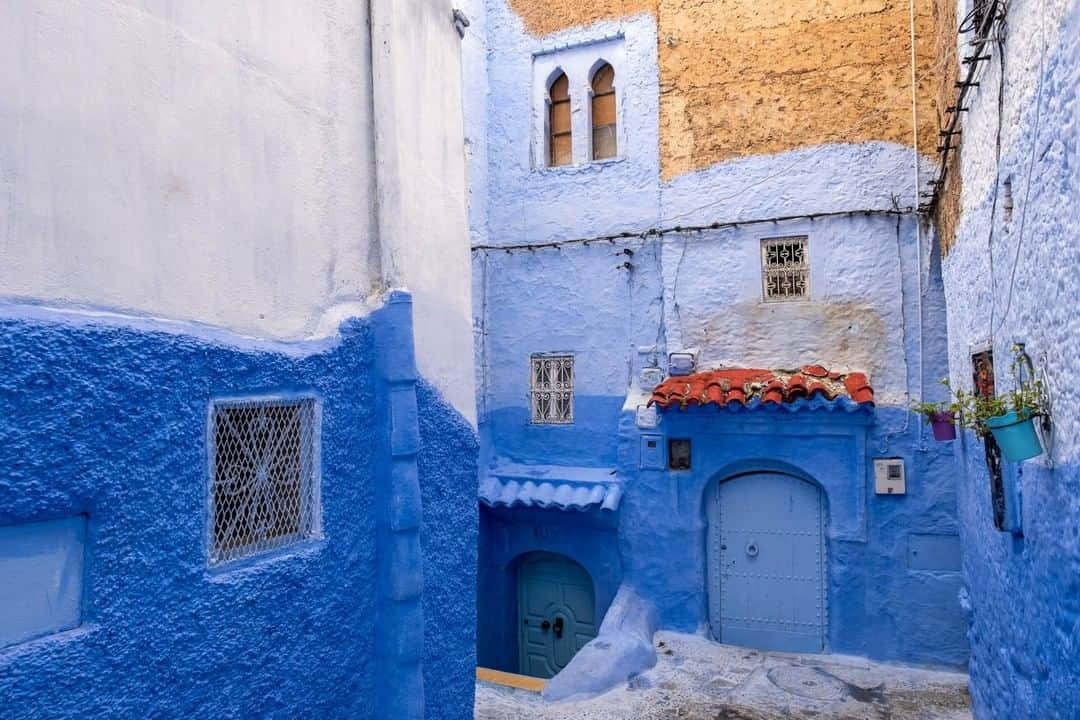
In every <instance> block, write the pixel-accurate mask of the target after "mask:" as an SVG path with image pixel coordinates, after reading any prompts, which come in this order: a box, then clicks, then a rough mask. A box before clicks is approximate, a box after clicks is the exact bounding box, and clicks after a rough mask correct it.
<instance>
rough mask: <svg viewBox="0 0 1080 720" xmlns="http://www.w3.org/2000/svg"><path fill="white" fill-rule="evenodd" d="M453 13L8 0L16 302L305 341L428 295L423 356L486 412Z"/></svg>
mask: <svg viewBox="0 0 1080 720" xmlns="http://www.w3.org/2000/svg"><path fill="white" fill-rule="evenodd" d="M451 12H452V4H451V3H450V0H415V1H411V2H403V1H402V0H394V1H393V2H391V0H370V1H369V0H361V1H360V2H348V1H345V0H327V1H326V2H323V1H322V0H297V1H296V2H271V3H232V4H221V3H211V4H207V3H205V2H199V1H198V0H177V1H176V2H169V3H161V2H154V1H151V0H136V1H133V2H123V1H122V0H75V1H74V2H62V1H59V0H48V1H46V2H41V3H34V4H27V3H5V4H4V6H3V7H2V8H0V40H2V41H0V65H3V66H4V67H5V68H10V69H11V71H10V72H6V73H4V74H3V76H2V77H0V138H2V140H0V297H2V298H4V299H7V300H12V299H14V300H18V301H34V302H46V303H49V304H54V305H63V304H67V305H79V306H82V305H85V306H91V307H108V308H114V309H119V310H121V311H123V312H127V313H130V314H140V315H141V314H149V315H154V316H157V317H162V318H170V319H178V320H186V321H195V322H202V323H209V324H213V325H217V326H221V327H224V328H228V329H230V330H232V331H234V332H239V333H242V334H245V335H250V336H253V337H270V338H278V339H288V340H296V339H309V338H313V337H329V336H332V335H334V334H335V333H336V332H337V328H338V325H339V324H340V322H341V321H342V320H343V319H345V318H346V317H354V316H359V315H364V314H367V313H369V312H371V311H372V310H373V309H374V308H375V307H376V306H377V296H378V294H379V292H381V291H382V290H383V289H384V288H387V287H399V288H400V287H406V288H409V290H410V291H411V292H412V296H413V304H414V316H415V317H414V324H415V326H416V328H417V332H416V335H415V343H416V346H417V352H416V361H417V365H418V368H419V371H420V372H421V373H422V374H424V376H425V377H427V378H428V379H429V380H430V381H431V382H432V383H433V384H434V385H435V386H436V387H437V388H438V389H439V390H440V392H441V393H442V394H443V395H444V396H445V397H446V398H448V399H449V400H450V401H451V403H452V404H453V405H454V406H455V408H456V409H457V411H458V412H459V413H461V414H462V415H464V416H465V417H466V418H468V419H469V420H470V421H473V422H475V404H474V392H473V381H474V378H473V366H472V346H471V342H470V337H471V335H470V327H471V325H470V323H471V311H470V307H469V302H470V292H469V256H468V230H467V223H466V210H465V168H464V149H463V148H464V142H463V137H462V135H463V133H462V90H461V88H462V82H461V80H462V77H461V60H460V55H461V50H460V44H461V40H460V38H459V37H458V35H457V32H456V31H455V30H454V26H453V23H452V22H450V21H449V20H447V18H449V17H451ZM420 208H422V211H420V210H418V209H420Z"/></svg>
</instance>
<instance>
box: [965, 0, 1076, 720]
mask: <svg viewBox="0 0 1080 720" xmlns="http://www.w3.org/2000/svg"><path fill="white" fill-rule="evenodd" d="M1008 22H1009V30H1008V39H1007V41H1006V44H1005V58H1006V62H1005V67H1006V77H1005V95H1004V97H1003V105H1004V113H1003V116H1002V118H1001V122H1002V128H1001V133H1002V138H1003V142H1002V153H1001V165H1000V169H998V168H995V166H994V159H995V142H996V140H995V136H996V134H997V124H998V122H999V117H998V109H997V102H998V98H997V88H998V81H999V75H998V74H999V73H1000V72H1001V67H1000V63H999V62H998V61H997V60H995V61H994V63H993V64H992V65H991V67H990V68H989V69H988V70H987V71H986V74H985V75H984V77H983V81H982V82H983V85H982V87H983V88H985V89H983V90H982V91H981V92H980V93H979V95H978V96H977V97H976V99H975V102H974V104H973V105H972V110H971V111H970V113H969V114H968V115H969V117H968V118H967V119H966V122H965V128H964V132H965V143H964V149H963V154H962V166H963V172H964V190H963V205H962V208H963V215H962V219H961V223H960V225H959V228H958V231H957V237H956V242H955V245H954V246H953V247H952V249H951V251H950V253H949V255H948V256H947V258H946V260H945V263H944V276H945V287H946V297H947V301H948V314H949V360H950V372H951V375H952V377H953V380H954V382H957V383H960V384H961V385H962V386H964V387H970V382H971V379H970V378H971V361H970V357H969V355H970V352H971V349H972V347H975V346H979V345H982V344H985V343H987V342H991V341H992V344H993V348H994V353H995V364H996V371H997V385H998V388H999V390H1008V389H1010V388H1011V387H1012V380H1011V375H1010V373H1009V367H1008V364H1009V360H1008V358H1009V353H1008V351H1009V346H1010V344H1011V343H1012V342H1013V341H1014V340H1020V341H1024V342H1026V343H1027V349H1028V352H1029V354H1030V355H1031V356H1032V358H1033V359H1034V361H1035V363H1036V365H1037V367H1038V369H1039V372H1040V373H1041V374H1042V376H1043V378H1044V381H1045V382H1046V384H1047V387H1048V389H1049V392H1050V398H1051V401H1052V403H1053V418H1054V421H1055V425H1056V427H1055V430H1054V433H1053V436H1052V444H1051V447H1050V453H1049V455H1048V456H1044V457H1043V458H1040V459H1038V460H1034V461H1029V462H1027V463H1024V464H1023V465H1022V466H1016V465H1010V464H1008V463H1006V469H1005V472H1006V477H1007V478H1010V479H1015V480H1017V481H1018V483H1019V485H1020V489H1021V501H1022V502H1021V519H1022V523H1023V527H1022V531H1023V537H1016V536H1014V535H1011V534H1009V533H1000V532H998V531H996V530H995V529H994V527H993V522H992V518H991V511H990V493H989V489H988V480H987V472H986V467H985V463H984V462H983V449H982V445H981V443H980V442H979V441H978V440H976V439H975V438H973V437H971V436H968V437H966V438H964V439H963V443H962V444H959V446H958V448H957V461H958V467H959V469H960V471H961V474H960V476H959V486H958V492H959V500H960V507H961V508H962V514H961V521H962V533H963V538H964V544H965V558H964V570H965V575H966V578H967V582H968V584H969V585H970V588H971V590H970V598H971V616H972V626H971V631H970V640H971V648H972V657H971V686H972V704H973V708H974V710H975V715H976V717H979V718H987V719H990V718H1004V717H1007V718H1020V719H1023V720H1028V719H1030V720H1035V719H1038V720H1043V719H1044V718H1047V719H1057V718H1061V719H1064V718H1073V717H1075V716H1076V708H1077V707H1078V705H1080V686H1078V685H1077V680H1076V679H1077V677H1080V641H1078V638H1080V499H1078V498H1080V443H1078V438H1080V425H1078V418H1080V397H1078V395H1077V387H1076V383H1074V382H1073V380H1072V378H1074V377H1075V376H1076V374H1077V372H1080V361H1078V360H1077V358H1078V357H1080V325H1078V319H1077V314H1076V311H1075V308H1076V300H1077V298H1078V297H1080V284H1078V281H1077V275H1076V272H1075V269H1076V267H1077V266H1078V264H1080V254H1078V253H1080V243H1078V241H1077V237H1078V233H1080V211H1078V210H1077V207H1078V206H1077V203H1076V197H1077V195H1078V193H1080V164H1078V163H1077V160H1076V159H1077V157H1078V156H1080V128H1078V126H1077V117H1078V115H1080V106H1078V102H1077V88H1078V87H1080V6H1078V5H1077V3H1075V2H1072V1H1070V0H1061V1H1057V0H1053V1H1051V0H1048V1H1047V2H1044V3H1040V2H1034V1H1025V2H1019V3H1015V4H1012V5H1011V6H1010V9H1009V20H1008ZM1007 179H1008V180H1010V181H1011V185H1012V188H1013V196H1014V203H1015V207H1014V209H1013V211H1012V215H1011V218H1010V217H1008V214H1007V212H1006V211H1005V208H1004V202H1003V198H1004V189H1003V186H1004V183H1005V181H1006V180H1007ZM996 184H998V188H999V192H1000V193H1001V194H1000V195H999V197H998V202H997V209H996V212H994V211H993V209H992V208H993V206H994V187H995V185H996ZM991 231H993V232H992V233H991Z"/></svg>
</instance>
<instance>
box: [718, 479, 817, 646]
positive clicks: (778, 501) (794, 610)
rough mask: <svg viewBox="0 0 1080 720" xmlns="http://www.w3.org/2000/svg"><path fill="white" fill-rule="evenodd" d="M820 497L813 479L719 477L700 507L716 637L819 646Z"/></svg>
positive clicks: (762, 643) (745, 642) (761, 643)
mask: <svg viewBox="0 0 1080 720" xmlns="http://www.w3.org/2000/svg"><path fill="white" fill-rule="evenodd" d="M822 506H823V501H822V496H821V491H820V490H819V489H818V488H817V486H815V485H813V484H811V483H809V482H806V481H804V480H801V479H799V478H796V477H793V476H791V475H784V474H780V473H754V474H750V475H741V476H738V477H735V478H732V479H730V480H727V481H726V482H722V483H721V484H720V485H719V487H718V488H716V492H715V493H713V495H712V497H711V499H710V501H709V504H708V508H707V518H708V533H707V535H708V537H707V548H706V549H707V558H708V560H707V562H708V594H709V624H710V626H711V629H712V634H713V636H714V637H715V638H716V639H717V640H719V641H720V642H723V643H727V644H731V645H743V646H746V647H753V648H758V649H761V650H779V651H784V652H822V651H823V650H824V645H825V625H826V623H825V583H824V579H825V549H824V536H823V514H824V513H823V507H822Z"/></svg>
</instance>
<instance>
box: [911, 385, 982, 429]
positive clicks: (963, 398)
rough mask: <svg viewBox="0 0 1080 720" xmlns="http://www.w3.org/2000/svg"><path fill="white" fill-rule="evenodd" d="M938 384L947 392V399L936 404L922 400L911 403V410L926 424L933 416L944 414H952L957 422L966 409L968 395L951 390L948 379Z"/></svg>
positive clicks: (961, 391) (960, 391)
mask: <svg viewBox="0 0 1080 720" xmlns="http://www.w3.org/2000/svg"><path fill="white" fill-rule="evenodd" d="M939 382H940V383H941V384H942V385H944V386H945V388H946V389H947V390H948V391H949V395H948V397H947V398H946V399H945V400H940V401H938V402H926V401H923V400H919V401H916V402H913V403H912V404H911V410H912V412H916V413H918V414H919V415H922V416H923V417H925V418H926V421H927V422H931V421H933V419H934V416H935V415H941V414H945V413H952V414H953V416H954V418H956V419H957V420H958V419H959V417H960V416H961V414H962V413H963V412H964V409H965V408H966V407H967V404H968V402H969V401H968V395H967V393H965V392H964V391H963V390H953V389H952V385H950V384H949V379H948V378H942V379H941V380H940V381H939Z"/></svg>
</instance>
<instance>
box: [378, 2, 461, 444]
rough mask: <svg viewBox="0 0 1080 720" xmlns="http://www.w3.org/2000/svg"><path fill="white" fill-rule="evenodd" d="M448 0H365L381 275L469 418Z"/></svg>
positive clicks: (419, 350) (454, 38)
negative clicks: (408, 309) (397, 291)
mask: <svg viewBox="0 0 1080 720" xmlns="http://www.w3.org/2000/svg"><path fill="white" fill-rule="evenodd" d="M454 7H455V5H454V3H452V2H450V0H373V2H372V18H371V21H372V31H371V32H372V37H373V38H374V42H373V46H374V54H373V62H372V77H373V81H374V102H375V121H374V125H375V136H374V137H375V163H376V172H377V173H378V206H377V217H378V227H379V240H380V244H381V257H382V272H383V282H384V283H385V284H387V285H389V286H390V287H405V288H408V290H409V292H410V294H411V295H412V303H413V324H414V326H415V329H416V332H415V343H416V365H417V370H418V371H419V372H420V374H421V375H423V376H424V377H425V378H427V380H428V381H429V382H431V383H432V384H433V385H434V386H435V387H436V388H438V389H439V392H440V393H442V395H443V396H444V397H445V398H446V399H447V400H449V401H450V403H451V404H452V405H453V406H454V407H455V408H457V411H458V412H459V413H461V414H462V415H464V416H465V417H466V418H467V419H468V420H469V421H470V422H472V423H473V424H474V425H475V422H476V404H475V386H474V376H473V348H472V308H471V306H470V301H471V297H472V296H471V293H470V289H471V288H470V283H471V278H470V276H469V252H468V248H469V236H468V223H467V217H466V209H465V200H466V189H465V184H466V183H465V150H464V132H463V128H462V123H463V110H462V97H463V92H464V90H463V85H462V64H461V53H462V50H461V43H462V40H461V38H459V37H458V34H457V31H455V29H454V24H453V22H451V21H450V19H449V18H451V17H452V12H453V8H454Z"/></svg>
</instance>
